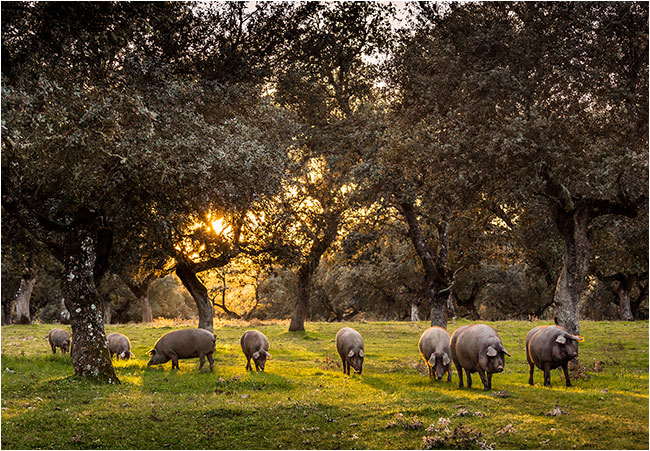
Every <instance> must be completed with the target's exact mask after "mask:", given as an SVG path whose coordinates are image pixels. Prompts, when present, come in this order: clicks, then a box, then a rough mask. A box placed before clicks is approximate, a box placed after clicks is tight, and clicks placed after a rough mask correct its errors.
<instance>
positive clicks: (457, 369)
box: [454, 363, 463, 388]
mask: <svg viewBox="0 0 650 451" xmlns="http://www.w3.org/2000/svg"><path fill="white" fill-rule="evenodd" d="M454 365H456V371H458V388H463V369H462V368H461V367H460V365H459V364H457V363H454Z"/></svg>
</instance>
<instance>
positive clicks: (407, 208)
mask: <svg viewBox="0 0 650 451" xmlns="http://www.w3.org/2000/svg"><path fill="white" fill-rule="evenodd" d="M400 210H401V212H402V214H403V215H404V219H405V220H406V223H407V225H408V235H409V238H410V239H411V242H412V243H413V247H414V248H415V252H416V253H417V254H418V257H420V261H421V262H422V267H423V269H424V287H423V289H422V294H423V297H424V298H425V299H426V300H427V301H428V302H429V305H430V307H431V325H432V326H438V327H442V328H443V329H447V296H449V293H447V292H446V291H444V290H445V289H447V288H448V285H449V284H448V283H447V281H446V280H445V279H444V276H445V272H446V271H445V268H444V267H439V265H440V264H441V263H442V262H443V261H444V262H445V264H446V259H447V232H448V231H449V224H448V223H447V222H446V221H444V220H443V221H441V224H440V226H439V229H438V230H439V231H438V233H439V238H440V240H439V241H440V248H439V250H438V255H437V258H436V257H434V253H433V251H432V250H431V248H430V247H429V245H428V244H427V241H426V239H425V238H424V235H423V233H422V228H421V227H420V223H419V221H418V218H417V214H416V212H415V208H414V206H413V204H412V203H410V202H401V203H400ZM441 230H443V231H444V233H441Z"/></svg>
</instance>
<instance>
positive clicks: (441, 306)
mask: <svg viewBox="0 0 650 451" xmlns="http://www.w3.org/2000/svg"><path fill="white" fill-rule="evenodd" d="M433 286H434V287H436V284H433ZM443 290H444V288H442V287H436V288H434V289H433V293H432V294H431V297H430V301H429V302H430V305H431V325H432V326H438V327H442V328H443V329H445V330H446V329H447V315H448V313H447V302H448V300H449V293H448V292H447V291H443Z"/></svg>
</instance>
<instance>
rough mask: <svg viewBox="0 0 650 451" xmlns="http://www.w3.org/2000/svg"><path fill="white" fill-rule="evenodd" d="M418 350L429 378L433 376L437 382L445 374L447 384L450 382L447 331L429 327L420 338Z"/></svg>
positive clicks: (449, 354)
mask: <svg viewBox="0 0 650 451" xmlns="http://www.w3.org/2000/svg"><path fill="white" fill-rule="evenodd" d="M418 348H419V349H420V355H421V356H422V358H423V359H424V361H425V362H427V367H428V368H429V377H433V376H434V375H435V377H436V379H437V380H441V379H442V378H443V376H444V375H445V373H447V382H451V357H450V356H451V349H450V348H449V334H448V333H447V331H446V330H445V329H443V328H441V327H436V326H433V327H429V328H428V329H427V330H425V331H424V333H423V334H422V336H421V337H420V341H419V342H418Z"/></svg>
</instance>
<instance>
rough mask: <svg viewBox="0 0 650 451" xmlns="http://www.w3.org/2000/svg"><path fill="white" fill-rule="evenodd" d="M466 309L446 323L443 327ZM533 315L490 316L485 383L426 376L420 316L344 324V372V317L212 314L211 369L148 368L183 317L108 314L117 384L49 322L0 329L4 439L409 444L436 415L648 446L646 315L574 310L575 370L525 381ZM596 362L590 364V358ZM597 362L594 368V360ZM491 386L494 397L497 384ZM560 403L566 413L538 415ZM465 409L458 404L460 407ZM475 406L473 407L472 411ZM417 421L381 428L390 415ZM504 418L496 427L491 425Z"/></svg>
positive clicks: (519, 432)
mask: <svg viewBox="0 0 650 451" xmlns="http://www.w3.org/2000/svg"><path fill="white" fill-rule="evenodd" d="M466 323H467V322H465V321H456V322H452V323H450V325H449V331H450V332H453V330H455V329H456V328H458V327H460V326H461V325H463V324H466ZM537 324H541V323H528V322H496V323H491V325H493V327H495V328H496V329H497V330H498V331H499V334H500V335H501V337H502V339H503V342H504V344H505V346H506V347H507V348H508V350H509V352H510V353H511V354H512V357H510V358H507V359H506V369H505V371H504V372H503V373H501V374H496V375H495V376H494V378H493V388H494V390H493V391H491V392H484V391H483V390H482V385H481V383H480V379H479V378H478V376H476V377H474V378H473V388H472V389H471V390H468V389H467V388H464V389H458V379H457V374H456V372H455V371H453V373H452V376H453V380H452V383H450V384H448V383H446V382H431V381H430V380H428V378H427V376H426V369H425V367H424V364H423V362H422V361H421V358H420V356H419V355H418V350H417V341H418V339H419V336H420V334H421V333H422V332H423V331H424V330H425V329H426V328H427V327H428V324H426V323H425V322H419V323H398V322H380V323H365V322H361V323H352V324H351V325H352V327H354V328H355V329H357V330H358V331H359V332H360V333H361V334H362V335H363V336H364V339H365V342H366V362H365V364H364V372H363V375H361V376H359V375H354V376H351V377H346V376H345V375H343V373H342V371H341V368H340V361H339V358H338V355H337V354H336V349H335V345H334V342H333V339H334V336H335V334H336V332H337V330H338V329H339V328H340V327H342V324H336V323H309V324H307V328H308V331H307V332H305V333H288V332H287V328H288V323H287V322H286V321H273V322H268V323H262V322H255V324H254V325H248V324H247V323H244V322H242V321H217V322H215V335H216V336H217V345H216V351H215V370H214V372H213V373H210V372H207V371H206V372H199V371H198V366H199V362H198V359H190V360H181V361H180V370H178V371H176V370H171V363H167V364H165V365H157V366H153V367H147V366H146V363H147V361H148V355H147V354H146V353H147V351H148V350H149V349H151V347H152V346H153V344H154V343H155V342H156V340H157V339H158V338H159V337H160V336H161V335H163V334H164V333H166V332H168V331H170V330H174V329H177V328H180V327H188V326H190V327H195V324H194V323H193V322H183V321H157V322H155V323H153V324H150V325H142V324H127V325H111V326H108V327H107V332H120V333H123V334H125V335H127V336H128V337H129V338H130V339H131V343H132V347H133V349H132V350H133V352H134V354H135V355H136V358H135V359H131V360H127V361H114V365H115V369H116V372H117V374H118V376H119V378H120V380H121V382H122V383H121V384H120V385H116V386H115V385H97V384H93V383H88V382H84V381H79V380H77V379H76V378H74V377H72V376H71V374H72V367H71V363H70V358H69V356H62V355H60V354H58V353H57V355H54V356H53V355H52V354H51V352H50V350H49V346H48V345H47V340H44V339H43V337H44V336H45V335H46V333H47V331H48V330H49V329H50V328H51V327H54V326H51V325H28V326H6V327H3V328H2V447H3V448H7V449H16V448H50V449H51V448H117V449H141V448H149V449H151V448H153V449H158V448H177V449H183V448H190V449H194V448H211V449H212V448H229V449H241V448H254V449H264V448H276V449H277V448H285V449H286V448H308V449H309V448H320V449H330V448H339V447H340V448H343V449H354V448H382V449H383V448H389V449H391V448H401V449H404V448H420V447H421V446H422V436H424V435H427V432H426V431H425V430H424V429H425V428H426V427H427V426H429V425H430V424H432V423H436V422H437V421H438V419H439V418H441V417H443V418H449V420H450V422H451V423H450V427H451V428H452V430H453V428H455V427H457V426H459V425H470V426H471V427H472V428H474V429H476V430H478V431H480V432H481V433H482V434H483V435H482V436H483V437H485V438H486V440H487V441H488V443H493V444H494V445H495V446H496V447H497V448H513V449H516V448H541V449H557V448H562V449H568V448H572V447H576V448H594V449H595V448H598V449H602V448H609V449H646V448H647V446H648V323H647V322H636V323H620V322H611V323H607V322H584V323H582V328H583V330H582V335H583V336H584V337H585V342H584V343H583V344H581V347H580V359H581V364H582V365H583V366H585V367H586V368H587V370H586V372H585V373H584V376H583V377H582V378H579V379H575V380H574V381H573V382H574V386H573V387H570V388H567V387H564V384H563V382H564V381H563V378H562V377H561V374H560V372H558V371H554V372H553V374H552V383H553V387H551V388H547V387H543V385H542V381H543V377H542V374H541V371H538V372H537V373H536V374H535V382H536V384H535V386H532V387H531V386H529V385H528V383H527V381H528V367H527V364H526V361H525V354H524V349H523V339H524V337H525V335H526V332H527V331H528V330H529V329H530V328H532V327H533V326H535V325H537ZM248 328H256V329H259V330H262V331H263V332H264V333H265V334H266V335H267V337H269V340H270V343H271V348H270V352H271V354H272V355H273V358H272V359H271V360H269V361H268V362H267V366H266V369H267V372H266V373H247V372H246V371H245V369H244V367H245V364H246V361H245V359H244V356H243V354H242V353H241V349H240V347H239V338H240V336H241V334H242V333H243V332H244V331H245V330H247V329H248ZM595 362H596V363H597V362H600V363H598V365H596V366H594V363H595ZM596 368H597V369H596ZM497 394H501V396H503V397H499V396H497ZM556 407H559V408H560V409H561V410H562V411H563V412H566V414H562V415H559V416H550V415H548V413H549V412H551V411H553V409H554V408H556ZM463 409H464V410H465V411H467V412H468V415H460V414H459V412H461V413H462V412H463ZM476 412H479V413H480V415H474V414H475V413H476ZM399 414H402V415H403V416H404V417H408V418H411V417H413V418H416V419H417V420H418V421H421V422H422V424H423V426H422V427H419V428H415V429H408V428H402V427H387V424H389V422H391V421H393V420H394V419H395V417H396V415H399ZM506 425H510V426H511V427H512V429H511V430H510V429H509V431H511V432H508V433H501V434H499V433H498V431H499V430H501V429H502V428H504V427H505V426H506Z"/></svg>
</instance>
